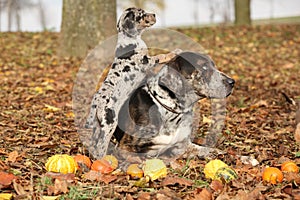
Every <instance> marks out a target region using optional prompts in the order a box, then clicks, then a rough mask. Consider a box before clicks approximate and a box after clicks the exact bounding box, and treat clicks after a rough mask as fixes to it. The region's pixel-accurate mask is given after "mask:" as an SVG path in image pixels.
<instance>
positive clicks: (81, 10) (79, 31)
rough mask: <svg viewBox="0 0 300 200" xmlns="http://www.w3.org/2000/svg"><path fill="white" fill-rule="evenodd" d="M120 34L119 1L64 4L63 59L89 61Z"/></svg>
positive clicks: (66, 1)
mask: <svg viewBox="0 0 300 200" xmlns="http://www.w3.org/2000/svg"><path fill="white" fill-rule="evenodd" d="M114 34H116V0H88V1H82V0H80V1H79V0H64V1H63V17H62V24H61V48H60V52H59V53H60V55H61V56H76V57H81V58H83V57H85V56H86V54H87V52H88V50H90V49H92V48H94V47H95V46H96V45H97V44H98V43H99V42H100V41H102V40H104V39H105V38H107V37H110V36H112V35H114Z"/></svg>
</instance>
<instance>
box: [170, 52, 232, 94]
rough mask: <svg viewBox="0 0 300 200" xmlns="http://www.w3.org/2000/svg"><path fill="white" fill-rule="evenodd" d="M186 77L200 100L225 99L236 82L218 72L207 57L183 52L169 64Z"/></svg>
mask: <svg viewBox="0 0 300 200" xmlns="http://www.w3.org/2000/svg"><path fill="white" fill-rule="evenodd" d="M168 65H169V67H171V68H173V69H175V70H176V71H177V72H178V73H179V74H181V75H182V76H184V78H185V79H186V81H187V82H188V83H189V85H191V86H192V88H193V90H194V91H195V93H196V94H197V95H198V97H200V98H218V99H219V98H225V97H227V96H229V95H230V94H231V93H232V90H233V86H234V83H235V81H234V80H233V79H232V78H230V77H228V76H227V75H225V74H224V73H222V72H220V71H218V70H217V69H216V67H215V64H214V62H213V61H212V60H211V59H210V58H209V57H208V56H206V55H203V54H198V53H194V52H183V53H181V54H179V55H178V56H176V57H175V58H174V59H173V60H172V61H171V62H170V63H169V64H168Z"/></svg>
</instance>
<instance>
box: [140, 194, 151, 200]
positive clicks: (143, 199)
mask: <svg viewBox="0 0 300 200" xmlns="http://www.w3.org/2000/svg"><path fill="white" fill-rule="evenodd" d="M137 199H138V200H150V199H151V193H150V192H141V193H139V195H138V198H137Z"/></svg>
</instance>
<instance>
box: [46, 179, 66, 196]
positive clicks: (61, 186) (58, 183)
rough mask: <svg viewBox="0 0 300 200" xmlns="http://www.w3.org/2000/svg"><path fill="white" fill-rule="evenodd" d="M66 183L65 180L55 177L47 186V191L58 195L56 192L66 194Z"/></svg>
mask: <svg viewBox="0 0 300 200" xmlns="http://www.w3.org/2000/svg"><path fill="white" fill-rule="evenodd" d="M68 191H69V190H68V183H67V181H65V180H59V179H55V181H54V185H50V186H48V189H47V192H48V195H52V194H54V195H58V194H61V193H63V194H66V193H67V192H68Z"/></svg>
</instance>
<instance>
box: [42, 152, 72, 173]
mask: <svg viewBox="0 0 300 200" xmlns="http://www.w3.org/2000/svg"><path fill="white" fill-rule="evenodd" d="M45 166H46V170H47V171H49V172H59V173H63V174H67V173H75V172H76V169H77V167H76V166H77V165H76V162H75V160H74V158H73V157H72V156H69V155H67V154H56V155H54V156H51V157H50V158H49V159H48V161H47V162H46V165H45Z"/></svg>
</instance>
